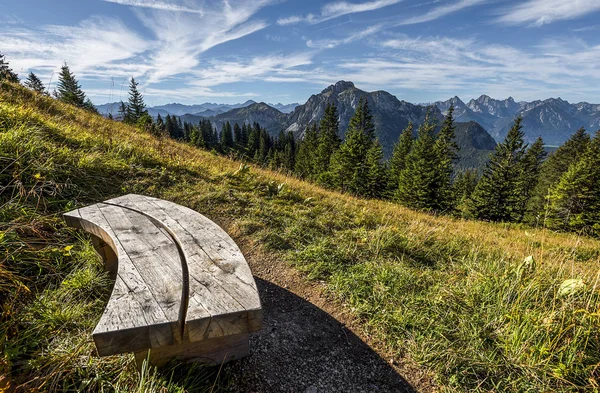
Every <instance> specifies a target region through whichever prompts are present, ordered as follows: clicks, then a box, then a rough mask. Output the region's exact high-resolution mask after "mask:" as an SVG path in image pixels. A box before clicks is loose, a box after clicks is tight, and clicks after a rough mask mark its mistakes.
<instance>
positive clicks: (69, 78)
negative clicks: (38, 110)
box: [55, 63, 86, 108]
mask: <svg viewBox="0 0 600 393" xmlns="http://www.w3.org/2000/svg"><path fill="white" fill-rule="evenodd" d="M56 88H57V92H56V93H55V94H56V98H57V99H59V100H60V101H62V102H66V103H67V104H71V105H74V106H77V107H79V108H83V107H85V105H86V98H85V93H84V92H83V90H81V86H80V85H79V82H78V81H77V79H75V75H74V74H73V73H72V72H71V70H70V69H69V66H68V65H67V63H64V64H63V66H62V67H61V68H60V73H59V74H58V84H57V86H56Z"/></svg>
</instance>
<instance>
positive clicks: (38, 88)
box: [24, 72, 46, 94]
mask: <svg viewBox="0 0 600 393" xmlns="http://www.w3.org/2000/svg"><path fill="white" fill-rule="evenodd" d="M24 85H25V87H27V88H28V89H31V90H33V91H35V92H36V93H39V94H46V89H45V88H44V84H43V83H42V81H41V80H40V78H38V77H37V75H36V74H34V73H33V72H30V73H29V76H28V77H27V80H26V81H25V83H24Z"/></svg>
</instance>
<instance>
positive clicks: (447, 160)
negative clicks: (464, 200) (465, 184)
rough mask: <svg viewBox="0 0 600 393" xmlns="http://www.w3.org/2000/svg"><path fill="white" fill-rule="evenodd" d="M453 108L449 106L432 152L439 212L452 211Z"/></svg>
mask: <svg viewBox="0 0 600 393" xmlns="http://www.w3.org/2000/svg"><path fill="white" fill-rule="evenodd" d="M453 114H454V106H453V105H450V108H449V109H448V113H447V114H446V117H445V119H444V123H443V124H442V128H441V129H440V132H439V133H438V135H437V138H436V141H435V145H434V147H433V148H434V151H435V154H436V155H437V160H436V161H437V164H438V168H437V170H436V177H437V179H436V182H435V185H434V191H435V193H436V196H435V198H434V199H435V202H434V203H435V205H436V206H437V210H439V211H447V210H450V209H452V205H453V202H454V195H453V190H452V173H453V172H454V162H455V161H456V159H458V154H457V153H458V150H459V148H458V145H457V144H456V141H455V132H454V131H455V126H454V116H453Z"/></svg>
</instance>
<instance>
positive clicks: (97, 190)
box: [0, 84, 600, 392]
mask: <svg viewBox="0 0 600 393" xmlns="http://www.w3.org/2000/svg"><path fill="white" fill-rule="evenodd" d="M0 163H1V165H0V184H2V186H3V187H4V188H3V189H2V191H1V192H0V218H1V219H0V255H2V258H3V259H2V262H1V263H0V272H1V274H0V297H1V298H2V304H3V310H2V312H3V314H2V319H1V321H0V323H1V324H2V325H1V330H0V334H1V336H0V346H1V347H2V348H3V352H2V353H3V357H2V360H0V362H2V363H0V373H4V374H7V375H9V377H10V378H11V380H12V381H13V383H14V384H24V385H23V386H24V387H27V388H39V389H40V390H53V389H58V390H60V389H63V390H67V389H71V390H89V391H98V390H101V389H103V390H105V391H113V390H116V391H144V390H147V391H182V390H189V391H193V390H194V389H197V390H199V391H202V390H203V389H205V390H210V389H211V388H212V386H213V384H214V382H215V381H217V384H216V388H218V389H221V390H227V385H228V380H229V378H228V371H227V367H225V369H224V370H223V373H222V374H221V376H220V377H219V378H217V375H216V371H215V370H203V372H202V373H195V372H190V371H189V369H186V368H182V366H179V367H177V366H176V365H174V367H175V368H174V369H172V370H169V371H165V372H162V373H158V374H155V373H154V372H153V371H152V370H148V372H147V373H145V374H144V375H143V376H140V375H138V374H137V373H136V372H135V370H134V365H133V359H132V356H130V355H124V356H115V357H109V358H97V357H96V356H94V349H93V343H91V340H90V337H91V334H90V333H91V330H92V329H93V326H94V325H95V322H96V321H97V320H98V319H99V317H100V314H101V312H102V307H103V305H104V304H105V302H106V299H107V297H108V296H109V293H108V292H109V290H110V282H109V280H108V278H107V277H106V275H105V274H104V273H103V271H102V266H101V264H100V262H99V261H98V259H97V257H96V256H95V254H94V253H93V252H92V249H91V246H90V241H89V239H88V238H87V237H86V236H85V235H83V234H81V233H78V232H76V231H74V230H71V229H69V228H65V226H64V225H63V224H62V222H61V220H60V217H59V215H60V213H61V212H63V211H65V210H68V209H71V208H74V207H77V206H81V205H85V204H88V203H93V202H97V201H100V200H103V199H106V198H108V197H113V196H117V195H120V194H123V193H129V192H137V193H144V194H148V195H153V196H156V197H160V198H165V199H169V200H172V201H175V202H177V203H180V204H183V205H186V206H189V207H191V208H193V209H196V210H198V211H200V212H201V213H203V214H205V215H207V216H208V217H210V218H212V219H214V220H215V221H217V222H219V223H220V224H222V225H223V226H225V227H226V229H227V230H228V231H229V232H230V233H231V234H232V235H233V236H234V238H236V239H239V240H244V244H250V246H249V247H255V248H258V249H259V250H260V251H261V252H264V253H268V254H271V255H272V256H275V257H277V258H279V259H282V260H285V261H287V262H289V264H290V265H292V266H294V267H295V268H297V269H299V270H300V271H302V272H303V273H304V274H306V276H307V277H308V278H309V279H318V280H322V281H324V282H325V283H326V290H327V291H328V292H329V293H330V294H331V295H332V296H334V297H335V298H337V299H338V300H339V301H340V303H341V304H344V305H345V306H346V307H347V308H348V309H350V310H351V312H352V313H353V314H354V315H355V316H356V317H357V318H359V319H360V321H361V322H362V329H363V333H364V335H365V336H369V337H370V338H371V339H372V341H373V342H375V343H377V345H378V347H379V348H381V349H382V350H383V351H386V352H388V353H389V354H392V355H393V356H394V357H398V356H404V357H405V358H406V359H408V360H409V361H411V362H415V363H417V364H419V365H420V366H421V367H423V368H426V369H428V370H431V371H432V372H433V374H434V376H435V378H436V381H437V382H438V384H439V386H440V389H441V390H443V391H451V392H461V391H464V392H467V391H468V392H470V391H481V392H484V391H485V392H487V391H511V392H539V391H561V392H575V391H597V390H598V384H599V383H600V376H599V375H598V373H599V372H600V371H598V370H597V368H598V364H599V363H600V337H599V335H600V333H599V332H600V320H599V318H600V314H599V311H600V299H599V298H598V297H599V293H598V288H597V278H598V271H599V269H598V268H599V267H600V254H599V250H600V242H599V241H597V240H594V239H589V238H584V237H579V236H577V235H576V234H560V233H554V232H551V231H548V230H545V229H543V228H540V229H532V228H524V227H522V226H515V225H498V224H488V223H481V222H472V221H464V220H459V219H454V218H450V217H436V216H431V215H427V214H423V213H418V212H414V211H411V210H408V209H405V208H402V207H400V206H398V205H394V204H392V203H388V202H382V201H368V200H360V199H356V198H353V197H350V196H347V195H340V194H337V193H334V192H329V191H326V190H323V189H320V188H318V187H317V186H314V185H311V184H308V183H305V182H302V181H299V180H297V179H294V178H290V177H286V176H285V175H283V174H280V173H274V172H269V171H265V170H263V169H260V168H256V167H247V166H244V165H242V166H240V163H239V162H234V161H231V160H228V159H226V158H222V157H218V156H216V155H213V154H210V153H208V152H204V151H200V150H197V149H195V148H192V147H189V146H186V145H183V144H180V143H177V142H174V141H171V140H166V139H156V138H154V137H152V136H150V135H147V134H144V133H142V132H140V131H137V130H135V129H133V128H129V127H127V126H124V125H121V124H118V123H114V122H111V121H107V120H104V119H101V118H100V117H97V116H94V115H91V114H87V113H85V112H82V111H79V110H76V109H74V108H71V107H68V106H65V105H62V104H60V103H57V102H55V101H53V100H50V99H47V98H42V97H38V96H35V95H33V94H32V93H30V92H28V91H26V90H23V89H20V88H16V87H14V86H11V85H7V84H2V85H1V86H0ZM528 256H532V257H533V261H532V260H531V259H528V260H527V262H525V261H526V258H527V257H528ZM572 278H576V279H581V280H583V282H584V283H585V286H584V287H581V288H579V289H578V290H574V291H571V292H570V293H563V294H561V291H560V288H561V284H562V283H563V282H564V280H566V279H572ZM190 375H202V377H201V378H199V379H198V380H194V381H192V383H191V384H190V382H189V380H190V378H189V377H190ZM186 381H188V382H186Z"/></svg>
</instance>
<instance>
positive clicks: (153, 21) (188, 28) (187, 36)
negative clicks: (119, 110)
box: [135, 0, 270, 83]
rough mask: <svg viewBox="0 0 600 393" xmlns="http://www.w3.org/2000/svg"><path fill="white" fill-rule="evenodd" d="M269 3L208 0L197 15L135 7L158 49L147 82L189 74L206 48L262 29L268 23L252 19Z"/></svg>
mask: <svg viewBox="0 0 600 393" xmlns="http://www.w3.org/2000/svg"><path fill="white" fill-rule="evenodd" d="M269 3H270V1H268V0H259V1H237V2H233V1H223V2H220V3H215V2H212V1H210V2H207V3H206V4H205V7H204V14H203V16H202V17H200V18H199V17H198V16H196V15H193V14H189V13H164V12H161V11H159V10H144V9H136V11H135V13H136V15H137V16H138V17H139V18H140V20H141V21H142V23H143V24H144V25H145V26H146V27H147V28H148V29H150V30H151V31H152V32H153V34H154V35H155V36H156V40H157V41H158V42H157V49H156V50H155V51H154V52H153V53H152V54H151V55H150V63H151V65H152V71H151V72H150V73H149V75H148V77H149V82H151V83H153V82H158V81H161V80H163V79H164V78H168V77H171V76H175V75H179V74H184V73H190V72H192V71H193V70H194V69H195V68H196V67H197V66H198V65H199V64H200V58H201V54H202V53H204V52H206V51H207V50H209V49H211V48H213V47H215V46H217V45H220V44H223V43H225V42H228V41H232V40H236V39H239V38H241V37H244V36H246V35H249V34H252V33H254V32H256V31H259V30H261V29H264V28H265V27H266V26H267V24H266V23H265V22H264V21H261V20H252V19H251V18H252V16H254V14H256V12H258V11H259V10H260V9H261V8H263V7H264V6H266V5H268V4H269Z"/></svg>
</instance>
